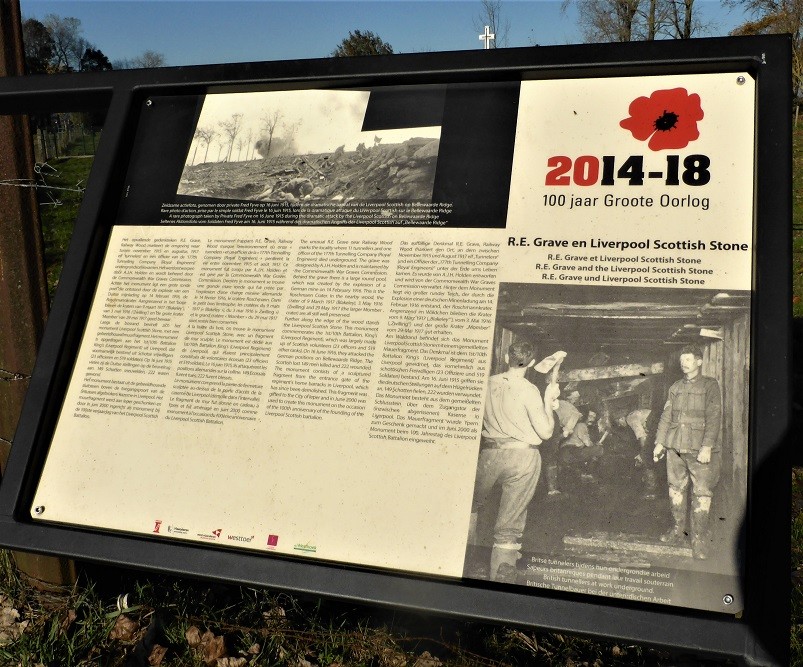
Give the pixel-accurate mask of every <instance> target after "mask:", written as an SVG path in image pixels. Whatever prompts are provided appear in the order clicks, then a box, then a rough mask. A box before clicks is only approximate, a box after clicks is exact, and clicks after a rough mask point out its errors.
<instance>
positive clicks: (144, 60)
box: [132, 49, 167, 69]
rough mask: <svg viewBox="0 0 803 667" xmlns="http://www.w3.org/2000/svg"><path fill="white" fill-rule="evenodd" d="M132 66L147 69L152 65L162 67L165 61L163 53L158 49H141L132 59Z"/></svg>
mask: <svg viewBox="0 0 803 667" xmlns="http://www.w3.org/2000/svg"><path fill="white" fill-rule="evenodd" d="M132 62H133V64H134V68H136V69H149V68H152V67H164V66H165V65H166V64H167V62H166V60H165V57H164V54H163V53H159V52H158V51H151V50H150V49H148V50H147V51H143V52H142V53H141V54H140V55H138V56H136V57H135V58H133V59H132Z"/></svg>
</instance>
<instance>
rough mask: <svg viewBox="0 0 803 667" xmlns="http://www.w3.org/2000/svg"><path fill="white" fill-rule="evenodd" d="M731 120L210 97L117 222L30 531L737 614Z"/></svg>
mask: <svg viewBox="0 0 803 667" xmlns="http://www.w3.org/2000/svg"><path fill="white" fill-rule="evenodd" d="M755 97H756V90H755V82H754V79H753V77H752V76H751V74H750V73H748V72H744V73H739V72H728V73H718V74H689V75H671V76H648V77H627V78H626V77H620V78H591V79H589V78H585V79H562V80H525V81H515V82H509V83H506V84H493V85H492V84H488V85H484V84H465V85H460V86H457V85H453V86H436V85H435V86H397V87H394V88H393V89H392V90H383V89H362V90H317V91H316V90H312V91H310V90H304V91H272V92H257V91H255V92H238V93H222V94H209V95H207V96H206V98H205V100H204V102H203V106H202V109H201V111H200V115H199V116H198V117H197V119H196V122H195V126H194V128H193V127H189V128H188V130H189V131H190V132H193V139H192V142H191V144H190V145H189V150H188V152H187V155H186V164H185V165H184V167H183V171H182V173H181V177H180V180H179V183H178V185H177V187H176V194H175V197H172V198H170V200H169V201H164V202H161V203H160V206H159V210H158V214H155V215H154V216H153V217H149V216H147V215H143V216H142V219H139V220H134V221H131V220H127V221H126V224H118V225H116V226H115V227H114V229H113V230H112V233H111V236H110V240H109V243H108V247H107V250H106V256H105V260H104V262H103V267H102V271H101V275H100V279H99V281H98V285H97V290H96V293H95V296H94V300H93V303H92V307H91V313H90V315H89V318H88V323H87V325H86V329H85V331H84V335H83V341H82V343H81V347H80V351H79V354H78V357H77V362H76V364H75V367H74V370H73V373H72V379H71V381H70V383H69V388H68V391H67V395H66V398H65V400H64V404H63V407H62V409H61V413H60V417H59V419H58V424H57V426H56V429H55V433H54V435H53V438H52V442H51V444H50V449H49V453H48V456H47V461H46V463H45V466H44V470H43V473H42V475H41V479H40V481H39V485H38V489H37V490H36V493H35V497H34V499H33V502H32V504H31V507H30V511H31V516H32V517H33V518H34V519H36V520H41V521H47V522H57V523H64V524H77V525H82V526H93V527H97V528H102V529H109V530H114V531H124V532H127V533H138V534H144V535H148V536H151V537H156V538H163V539H165V540H185V541H187V540H189V541H196V542H206V543H214V544H216V545H223V546H228V547H232V548H236V549H247V550H251V551H256V552H261V553H264V554H265V557H266V558H270V557H272V556H271V553H274V554H283V555H290V556H298V557H301V558H311V559H324V560H327V561H336V562H343V563H348V564H357V565H362V566H369V567H375V568H387V569H393V570H401V571H405V572H413V573H420V574H425V575H436V576H442V577H446V578H454V579H457V578H468V579H488V580H492V581H497V582H501V583H506V584H510V585H514V586H519V587H521V588H522V589H525V588H527V587H531V588H541V589H556V590H561V591H570V592H574V593H584V594H589V595H598V596H608V597H613V598H619V599H623V600H637V601H642V602H648V603H657V604H662V605H674V606H680V607H687V608H696V609H704V610H710V611H720V612H726V613H728V614H735V613H738V612H739V611H740V610H742V609H743V607H744V601H743V592H742V590H741V583H740V578H741V577H742V575H743V571H742V567H743V562H744V561H743V558H742V555H741V554H742V546H743V537H744V536H743V530H744V520H745V514H746V507H747V503H746V498H747V481H748V475H747V461H748V453H749V451H750V442H749V432H748V418H749V405H750V404H749V387H750V364H749V362H750V358H751V341H750V331H751V323H750V313H751V290H752V286H753V272H752V266H753V260H754V255H753V245H754V241H753V239H754V222H753V220H754V218H753V210H754V194H753V182H754V144H755V128H754V118H755ZM477 100H480V101H481V100H486V101H485V102H478V106H472V105H471V104H469V102H472V101H477ZM487 100H491V102H492V103H489V102H487ZM156 104H158V98H157V99H156ZM483 104H484V106H483ZM472 109H473V111H472ZM136 195H137V192H136V188H134V187H133V186H132V193H131V196H132V198H134V197H136ZM124 215H125V207H123V211H122V213H121V216H124ZM129 222H133V223H135V224H128V223H129ZM143 461H147V462H148V465H147V467H146V468H144V467H143V465H142V463H143ZM132 471H136V472H132ZM109 498H114V499H119V498H127V499H131V502H128V503H126V508H125V511H121V508H120V505H119V503H118V502H113V503H111V502H108V499H109Z"/></svg>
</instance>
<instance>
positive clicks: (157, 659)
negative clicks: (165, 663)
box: [148, 644, 167, 667]
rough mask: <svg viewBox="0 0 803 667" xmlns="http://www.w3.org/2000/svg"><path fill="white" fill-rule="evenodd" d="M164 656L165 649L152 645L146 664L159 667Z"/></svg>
mask: <svg viewBox="0 0 803 667" xmlns="http://www.w3.org/2000/svg"><path fill="white" fill-rule="evenodd" d="M165 655H167V647H166V646H159V644H154V645H153V648H152V649H151V654H150V655H149V656H148V664H149V665H151V667H159V665H161V664H162V660H164V659H165Z"/></svg>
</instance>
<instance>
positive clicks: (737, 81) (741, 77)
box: [736, 76, 747, 86]
mask: <svg viewBox="0 0 803 667" xmlns="http://www.w3.org/2000/svg"><path fill="white" fill-rule="evenodd" d="M736 83H738V84H739V85H740V86H743V85H744V84H745V83H747V79H745V78H744V77H743V76H737V77H736Z"/></svg>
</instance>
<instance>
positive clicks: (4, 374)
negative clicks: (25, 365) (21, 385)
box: [0, 368, 31, 382]
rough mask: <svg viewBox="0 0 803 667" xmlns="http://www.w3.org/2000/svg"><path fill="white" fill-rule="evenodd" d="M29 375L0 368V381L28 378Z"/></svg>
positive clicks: (15, 380)
mask: <svg viewBox="0 0 803 667" xmlns="http://www.w3.org/2000/svg"><path fill="white" fill-rule="evenodd" d="M30 379H31V376H30V375H25V373H15V372H13V371H7V370H6V369H5V368H0V382H19V381H20V380H30Z"/></svg>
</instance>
